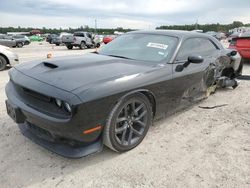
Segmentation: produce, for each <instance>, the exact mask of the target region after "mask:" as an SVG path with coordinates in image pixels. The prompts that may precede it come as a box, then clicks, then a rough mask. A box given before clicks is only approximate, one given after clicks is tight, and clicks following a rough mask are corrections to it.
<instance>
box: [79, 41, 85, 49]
mask: <svg viewBox="0 0 250 188" xmlns="http://www.w3.org/2000/svg"><path fill="white" fill-rule="evenodd" d="M85 48H86V44H85V42H81V44H80V49H81V50H83V49H85Z"/></svg>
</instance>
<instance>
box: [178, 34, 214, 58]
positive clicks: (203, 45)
mask: <svg viewBox="0 0 250 188" xmlns="http://www.w3.org/2000/svg"><path fill="white" fill-rule="evenodd" d="M217 49H218V47H216V46H215V45H214V44H213V42H211V41H210V40H209V39H205V38H190V39H187V40H186V41H184V43H183V44H182V46H181V48H180V50H179V53H178V55H177V58H176V61H186V60H187V59H188V56H190V55H201V56H202V57H208V56H211V55H212V54H213V53H214V52H215V51H217Z"/></svg>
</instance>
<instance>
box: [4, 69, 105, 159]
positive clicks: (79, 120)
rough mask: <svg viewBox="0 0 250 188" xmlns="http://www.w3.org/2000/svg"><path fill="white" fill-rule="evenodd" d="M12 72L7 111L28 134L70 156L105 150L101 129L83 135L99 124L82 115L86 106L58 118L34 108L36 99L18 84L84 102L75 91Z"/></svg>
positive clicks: (25, 133)
mask: <svg viewBox="0 0 250 188" xmlns="http://www.w3.org/2000/svg"><path fill="white" fill-rule="evenodd" d="M10 75H11V81H10V82H9V83H8V84H7V85H6V95H7V98H8V100H7V101H6V105H7V112H8V114H9V115H10V116H11V117H12V119H14V121H15V122H16V123H17V124H18V125H19V128H20V130H21V132H22V133H23V135H24V136H26V137H28V138H29V139H31V140H32V141H34V142H35V143H37V144H39V145H41V146H43V147H45V148H47V149H49V150H51V151H53V152H55V153H58V154H60V155H62V156H65V157H70V158H78V157H83V156H86V155H89V154H92V153H96V152H99V151H101V150H102V137H101V132H102V131H101V130H99V131H96V132H94V133H93V134H89V135H84V134H83V131H84V130H86V129H89V128H92V127H93V126H95V125H96V124H95V123H93V122H90V121H87V122H86V118H85V117H84V116H83V114H82V112H83V110H82V107H79V109H78V113H76V114H75V115H73V116H70V117H66V118H61V117H54V116H51V115H50V114H46V113H44V112H42V111H40V110H39V109H36V108H33V107H32V103H30V101H32V100H34V99H31V98H28V100H27V97H24V95H23V93H20V91H19V90H18V88H17V86H16V85H20V84H24V85H25V86H27V87H30V88H29V89H33V90H35V91H39V88H40V90H41V91H47V94H49V95H50V93H49V92H53V93H54V96H55V97H58V98H59V95H60V97H65V98H67V97H68V98H71V104H76V103H79V101H80V100H79V99H78V98H77V97H76V96H75V95H74V94H71V93H68V92H66V91H63V90H60V89H58V88H54V87H53V86H50V85H47V84H45V83H42V82H39V81H37V80H35V79H31V78H29V77H27V76H25V75H23V74H21V73H19V72H18V71H16V70H14V69H13V70H12V73H11V74H10ZM13 80H14V81H15V83H14V81H13ZM57 95H58V96H57ZM50 96H52V93H51V95H50ZM10 111H12V112H10ZM85 113H86V112H85ZM11 114H12V115H11ZM13 114H14V116H13Z"/></svg>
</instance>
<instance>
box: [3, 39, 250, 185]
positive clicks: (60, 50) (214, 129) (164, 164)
mask: <svg viewBox="0 0 250 188" xmlns="http://www.w3.org/2000/svg"><path fill="white" fill-rule="evenodd" d="M14 51H16V52H17V53H18V54H19V56H20V59H21V63H23V62H24V61H28V60H34V59H40V58H44V57H46V54H47V53H48V52H52V54H53V56H61V55H77V54H82V53H85V52H87V51H89V50H84V51H82V50H72V51H69V50H67V49H66V48H65V47H63V46H61V47H54V49H52V47H51V45H48V44H45V43H43V44H42V45H38V43H35V44H31V45H30V46H25V47H24V48H22V49H14ZM7 72H8V71H7V70H6V71H3V72H0V99H1V100H0V118H1V121H0V127H1V132H0V149H1V152H0V174H1V175H0V187H2V188H8V187H11V188H13V187H84V188H86V187H110V188H111V187H115V188H117V187H181V188H182V187H225V188H228V187H241V188H242V187H250V94H249V88H250V80H242V81H241V84H240V86H239V87H238V88H237V89H235V90H232V89H225V90H219V91H217V92H216V94H214V95H212V96H210V97H209V98H208V99H206V100H204V101H202V102H200V103H199V104H196V105H194V106H192V107H190V108H189V109H187V110H185V111H182V112H179V113H177V114H175V115H172V116H171V117H169V118H166V119H163V120H161V121H157V122H155V123H154V126H152V127H151V128H150V130H149V132H148V135H147V136H146V138H145V140H144V141H143V142H142V143H141V144H140V145H139V146H138V147H137V148H135V149H134V150H132V151H130V152H127V153H123V154H117V153H115V152H112V151H110V150H109V149H107V148H104V151H103V152H101V153H99V154H96V155H93V156H89V157H86V158H81V159H77V160H70V159H66V158H63V157H60V156H58V155H56V154H53V153H51V152H49V151H47V150H46V149H43V148H42V147H40V146H38V145H36V144H34V143H32V142H31V141H30V140H28V139H26V138H25V137H24V136H22V135H21V133H20V132H19V130H18V128H17V126H16V124H15V123H14V122H13V121H12V120H11V119H10V118H9V117H8V116H7V115H6V112H5V103H4V100H5V98H6V96H5V93H4V86H5V84H6V83H7V81H8V73H7ZM243 74H245V75H250V65H246V66H245V67H244V73H243ZM221 104H227V105H226V106H223V107H220V108H214V109H201V108H199V106H215V105H221Z"/></svg>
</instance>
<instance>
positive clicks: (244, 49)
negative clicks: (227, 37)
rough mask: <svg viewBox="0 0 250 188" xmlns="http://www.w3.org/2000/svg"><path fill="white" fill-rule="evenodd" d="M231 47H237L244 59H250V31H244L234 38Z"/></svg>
mask: <svg viewBox="0 0 250 188" xmlns="http://www.w3.org/2000/svg"><path fill="white" fill-rule="evenodd" d="M229 48H231V49H236V50H237V51H238V52H239V53H240V55H241V56H242V58H243V59H245V60H250V32H246V33H243V34H242V35H241V36H240V37H236V38H233V39H232V40H231V42H230V45H229Z"/></svg>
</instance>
